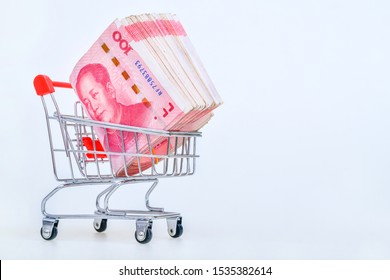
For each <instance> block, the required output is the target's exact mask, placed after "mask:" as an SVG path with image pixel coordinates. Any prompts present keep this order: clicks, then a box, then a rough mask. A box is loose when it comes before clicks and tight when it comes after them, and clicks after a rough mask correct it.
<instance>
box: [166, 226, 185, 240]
mask: <svg viewBox="0 0 390 280" xmlns="http://www.w3.org/2000/svg"><path fill="white" fill-rule="evenodd" d="M168 233H169V235H170V236H171V237H173V238H178V237H180V236H181V235H182V234H183V225H182V224H179V223H177V226H176V233H175V234H173V230H170V231H169V232H168Z"/></svg>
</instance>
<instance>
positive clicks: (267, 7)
mask: <svg viewBox="0 0 390 280" xmlns="http://www.w3.org/2000/svg"><path fill="white" fill-rule="evenodd" d="M0 10H1V17H0V32H1V33H0V37H1V45H0V50H1V52H0V62H1V68H0V69H1V72H0V79H1V84H2V87H1V97H2V102H1V103H0V106H1V108H0V114H1V128H2V130H1V131H2V132H1V134H2V136H1V138H0V141H1V145H0V146H1V147H2V150H1V158H2V162H1V179H2V182H1V184H0V190H1V204H0V207H1V217H2V220H1V223H0V258H1V259H389V258H390V234H389V231H390V215H389V214H390V204H389V199H390V189H389V185H390V177H389V172H388V170H389V169H390V148H389V147H390V146H389V143H390V132H389V131H390V130H389V128H390V127H389V126H390V125H389V116H390V110H389V109H390V98H389V91H390V82H389V76H390V55H389V50H390V39H389V36H388V35H389V27H390V3H389V2H388V1H384V0H383V1H250V0H243V1H238V2H236V1H211V0H200V1H178V0H177V1H174V0H172V1H157V0H156V1H88V2H87V1H40V0H36V1H7V2H4V1H2V2H1V9H0ZM144 12H172V13H176V14H177V15H178V16H179V18H180V19H181V21H182V23H183V25H184V27H185V29H186V31H187V33H188V34H189V36H190V38H191V40H192V42H193V44H194V45H195V47H196V49H197V51H198V54H199V56H200V57H201V58H202V61H203V63H204V65H205V67H206V69H207V70H208V72H209V74H210V76H211V78H212V80H213V81H214V83H215V86H216V87H217V89H218V91H219V93H220V95H221V96H222V98H223V99H224V101H225V104H224V105H223V106H222V107H221V108H219V109H218V110H217V111H216V112H215V117H214V119H213V120H212V121H211V122H210V123H209V124H208V125H207V126H206V127H204V129H203V130H202V132H203V138H202V139H201V141H199V147H198V149H199V153H200V155H201V157H200V159H199V161H198V165H197V167H198V169H197V173H196V174H195V175H194V176H192V177H186V178H178V179H177V178H174V179H167V180H161V181H160V185H159V187H158V189H157V190H156V192H155V194H154V195H153V196H152V197H151V202H152V204H155V205H157V206H164V207H165V208H166V210H173V211H180V212H181V213H182V215H183V225H184V234H183V236H182V237H181V238H180V239H172V238H170V237H169V236H168V234H167V233H166V226H165V223H164V222H163V221H156V222H155V223H154V226H153V234H154V236H153V239H152V241H151V242H150V243H148V244H146V245H141V244H138V243H137V242H136V241H135V239H134V230H135V223H134V222H133V221H130V222H129V221H109V226H108V229H107V231H106V232H105V233H102V234H99V233H96V232H95V230H94V229H93V227H92V221H90V220H63V221H60V225H59V228H58V229H59V233H58V236H57V238H56V239H55V240H53V241H49V242H48V241H45V240H43V239H42V238H41V236H40V234H39V230H40V227H41V218H42V215H41V213H40V202H41V199H42V198H43V197H44V196H45V195H46V194H47V193H48V192H49V191H50V190H51V189H52V188H54V187H55V186H56V185H58V184H59V183H58V182H56V181H55V180H54V176H53V173H52V169H51V161H50V160H51V159H50V154H49V146H48V137H47V131H46V126H45V120H44V115H43V109H42V106H41V102H40V100H39V98H38V97H37V96H36V95H35V93H34V89H33V85H32V81H33V78H34V77H35V75H37V74H46V75H48V76H50V77H51V78H52V79H54V80H60V81H67V80H68V78H69V75H70V73H71V71H72V68H73V66H74V65H75V64H76V62H77V61H78V59H79V58H80V57H81V56H82V55H83V54H84V52H86V51H87V49H88V48H89V46H91V45H92V43H93V42H94V41H95V40H96V39H97V37H98V36H99V35H100V34H101V33H102V32H103V30H104V29H105V28H106V27H107V26H108V25H109V24H110V23H111V22H112V21H113V20H114V19H115V18H123V17H125V16H128V15H131V14H139V13H144ZM64 94H65V93H64ZM69 97H70V98H71V97H74V95H72V93H70V94H69ZM69 104H71V103H69ZM69 104H64V105H69ZM145 190H146V188H144V187H141V186H131V188H128V189H127V190H125V191H124V192H123V194H124V196H123V197H129V198H130V201H131V204H130V205H131V206H130V208H131V207H132V206H134V208H136V207H139V206H142V204H141V203H140V202H142V199H143V197H142V195H143V192H144V191H145ZM96 193H97V192H96V190H94V189H93V188H90V189H82V190H77V189H76V190H73V192H64V194H63V196H61V197H56V199H55V200H53V202H54V203H53V204H51V209H52V210H53V212H54V211H55V210H64V211H74V210H77V209H79V208H80V209H81V208H83V207H84V206H86V205H92V206H93V203H94V195H95V194H96ZM127 194H128V196H126V195H127ZM123 197H122V196H121V199H123ZM132 199H134V201H133V200H132ZM123 200H124V199H123ZM122 202H123V201H122ZM92 208H93V207H92ZM83 209H84V208H83ZM91 211H93V209H92V210H91Z"/></svg>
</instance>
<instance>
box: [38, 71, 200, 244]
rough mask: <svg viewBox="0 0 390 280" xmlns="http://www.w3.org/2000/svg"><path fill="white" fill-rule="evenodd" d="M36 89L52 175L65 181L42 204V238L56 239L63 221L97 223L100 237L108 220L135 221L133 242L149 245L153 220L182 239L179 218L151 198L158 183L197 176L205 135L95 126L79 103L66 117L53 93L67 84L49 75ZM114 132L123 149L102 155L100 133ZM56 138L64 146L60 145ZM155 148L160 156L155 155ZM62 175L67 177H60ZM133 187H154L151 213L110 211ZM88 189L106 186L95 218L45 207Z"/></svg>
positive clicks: (147, 196)
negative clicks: (60, 195)
mask: <svg viewBox="0 0 390 280" xmlns="http://www.w3.org/2000/svg"><path fill="white" fill-rule="evenodd" d="M34 87H35V90H36V93H37V95H38V96H40V97H41V100H42V104H43V107H44V111H45V117H46V123H47V130H48V136H49V143H50V151H51V157H52V164H53V171H54V175H55V177H56V179H57V180H58V181H60V182H61V184H60V185H59V186H57V187H56V188H54V189H53V190H52V191H51V192H50V193H49V194H48V195H47V196H46V197H45V198H44V199H43V200H42V204H41V210H42V213H43V215H44V218H43V222H42V228H41V236H42V238H44V239H46V240H52V239H54V238H55V237H56V236H57V232H58V230H57V228H58V222H59V220H60V219H88V218H90V219H93V220H94V222H93V226H94V228H95V230H96V231H98V232H103V231H104V230H105V229H106V228H107V220H108V219H124V220H135V221H136V231H135V238H136V240H137V241H138V242H140V243H147V242H149V241H150V240H151V238H152V223H153V220H155V219H166V221H167V226H168V233H169V235H170V236H171V237H174V238H176V237H179V236H181V235H182V233H183V226H182V217H181V215H180V214H179V213H176V212H165V211H164V209H163V208H158V207H152V206H150V204H149V196H150V194H151V193H152V191H153V190H154V189H155V187H156V186H157V184H158V179H159V178H166V177H178V176H188V175H193V174H194V172H195V160H196V158H197V157H198V155H197V154H196V138H198V137H201V133H200V132H170V131H162V130H153V129H146V128H139V127H131V126H125V125H119V124H113V123H107V122H99V121H94V120H91V119H89V118H88V117H87V116H86V115H85V113H84V110H83V107H82V106H81V103H80V102H77V101H76V103H75V104H74V113H73V114H62V113H61V111H60V107H59V105H58V102H57V101H56V98H55V96H54V94H53V93H54V92H55V87H59V88H72V86H71V85H70V84H69V83H63V82H55V81H52V80H51V79H50V78H49V77H47V76H44V75H38V76H36V77H35V79H34ZM113 132H114V133H116V135H117V136H118V137H119V140H120V143H121V144H122V149H119V151H118V150H113V151H110V149H108V150H104V149H103V146H104V145H102V143H101V142H100V141H101V140H102V139H99V138H98V134H99V133H100V134H99V135H100V136H103V138H107V137H105V136H108V134H109V133H113ZM125 135H127V136H129V135H130V136H131V139H132V140H133V143H134V150H133V151H130V152H129V151H128V150H127V149H126V150H125V149H124V148H123V147H124V145H125ZM56 137H57V138H60V139H61V141H56V139H55V138H56ZM100 138H101V137H100ZM103 141H104V140H103ZM142 141H143V142H142ZM141 142H142V143H144V145H141V144H140V143H141ZM157 145H158V146H159V149H158V152H156V151H155V150H156V146H157ZM60 159H62V161H61V164H60V163H59V162H60ZM64 159H65V161H64ZM64 162H65V164H64ZM118 166H119V167H121V166H123V167H122V168H118ZM64 170H65V171H66V172H65V175H63V174H62V173H63V171H64ZM60 171H61V172H60ZM60 173H61V174H60ZM134 183H149V184H151V186H150V188H149V189H148V191H147V192H146V194H145V204H146V208H147V210H122V209H111V208H110V197H111V196H112V195H113V193H114V192H116V191H117V190H118V189H119V188H120V187H122V186H124V185H128V184H134ZM86 185H91V186H92V185H103V186H105V189H104V190H103V191H102V192H100V193H99V194H98V195H97V197H96V210H95V212H94V213H91V214H51V213H48V212H47V211H46V203H47V202H48V200H49V199H50V198H52V197H53V195H54V194H55V193H57V192H58V191H60V190H63V189H68V188H71V187H79V186H86Z"/></svg>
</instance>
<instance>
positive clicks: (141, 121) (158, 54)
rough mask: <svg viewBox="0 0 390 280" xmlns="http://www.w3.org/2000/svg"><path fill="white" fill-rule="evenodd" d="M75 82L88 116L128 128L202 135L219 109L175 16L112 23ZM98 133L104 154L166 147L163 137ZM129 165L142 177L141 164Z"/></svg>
mask: <svg viewBox="0 0 390 280" xmlns="http://www.w3.org/2000/svg"><path fill="white" fill-rule="evenodd" d="M70 82H71V84H72V86H73V88H74V89H75V91H76V92H77V95H78V97H79V98H80V101H81V103H82V104H83V106H84V108H85V109H86V111H87V112H88V114H89V117H90V118H91V119H93V120H97V121H103V122H110V123H116V124H122V125H127V126H135V127H141V128H151V129H158V130H166V131H197V130H199V129H200V128H201V127H203V126H204V125H205V124H206V123H207V122H208V121H209V120H210V118H211V117H212V115H213V113H212V111H213V110H214V109H215V108H217V107H218V106H220V105H221V104H222V99H221V97H220V96H219V95H218V93H217V91H216V89H215V87H214V85H213V83H212V81H211V80H210V78H209V76H208V74H207V73H206V71H205V69H204V67H203V66H202V63H201V61H200V59H199V57H198V56H197V54H196V52H195V49H194V47H193V45H192V43H191V41H190V39H189V38H188V36H187V34H186V32H185V30H184V28H183V26H182V24H181V23H180V21H179V20H178V19H177V17H176V16H175V15H171V14H143V15H137V16H129V17H127V18H124V19H122V20H116V21H114V22H113V23H112V24H111V25H110V26H109V27H108V28H107V29H106V30H105V31H104V32H103V34H102V35H101V36H100V37H99V38H98V40H97V41H96V42H95V43H94V44H93V45H92V47H91V48H90V49H89V50H88V51H87V53H86V54H85V55H84V56H83V57H82V58H81V59H80V60H79V61H78V63H77V64H76V66H75V68H74V70H73V71H72V74H71V77H70ZM96 133H97V135H98V138H99V139H103V138H104V137H105V135H108V136H107V137H108V139H105V140H103V141H101V143H102V145H103V147H104V150H106V151H111V152H126V153H136V147H137V149H139V150H145V149H147V147H148V142H149V145H150V141H151V142H152V146H153V147H154V149H153V153H156V154H159V153H161V154H163V153H164V152H163V151H166V150H167V149H169V147H167V144H166V143H161V141H160V140H159V139H158V137H155V138H153V139H152V140H150V139H146V138H145V137H143V136H142V135H140V136H139V137H135V136H134V134H131V133H130V134H128V135H125V136H123V135H121V137H118V136H119V135H115V134H116V133H111V134H105V133H104V132H103V131H101V130H99V129H97V130H96ZM135 138H137V139H135ZM159 150H160V151H159ZM165 153H166V152H165ZM126 161H127V162H126V166H125V168H126V173H127V174H129V175H132V174H136V173H138V172H139V170H140V169H139V164H140V162H139V161H138V164H135V162H134V161H135V159H134V157H128V158H127V159H126ZM112 162H113V169H114V171H115V172H116V173H117V174H120V173H123V172H124V170H123V169H124V166H123V164H122V163H121V159H119V157H118V159H117V160H115V159H114V160H113V161H112ZM141 164H142V166H141V169H142V170H144V169H147V168H149V167H150V166H151V165H150V160H144V161H141Z"/></svg>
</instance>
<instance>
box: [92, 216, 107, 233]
mask: <svg viewBox="0 0 390 280" xmlns="http://www.w3.org/2000/svg"><path fill="white" fill-rule="evenodd" d="M93 227H94V229H95V230H96V231H97V232H103V231H105V230H106V229H107V219H94V220H93Z"/></svg>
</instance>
